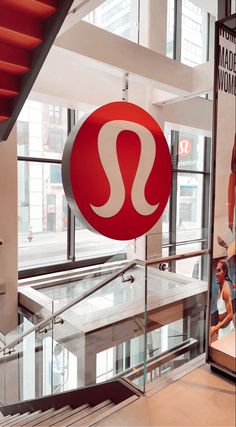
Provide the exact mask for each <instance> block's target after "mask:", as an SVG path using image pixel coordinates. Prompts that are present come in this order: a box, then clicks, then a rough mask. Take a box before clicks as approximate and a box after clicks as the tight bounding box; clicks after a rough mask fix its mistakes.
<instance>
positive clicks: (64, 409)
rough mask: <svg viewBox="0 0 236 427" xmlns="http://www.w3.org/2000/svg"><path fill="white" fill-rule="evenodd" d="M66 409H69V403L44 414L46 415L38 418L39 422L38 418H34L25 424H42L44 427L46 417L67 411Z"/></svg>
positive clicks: (29, 425)
mask: <svg viewBox="0 0 236 427" xmlns="http://www.w3.org/2000/svg"><path fill="white" fill-rule="evenodd" d="M68 409H70V406H69V405H66V406H63V408H60V409H57V410H55V409H54V411H53V412H52V413H48V414H47V415H46V417H42V418H40V423H39V419H37V418H36V419H35V420H34V421H32V423H30V424H26V425H27V427H36V426H39V425H40V424H41V425H42V426H45V427H46V425H47V424H46V422H47V420H48V419H50V418H51V417H52V416H54V415H58V414H60V413H63V412H65V411H67V410H68Z"/></svg>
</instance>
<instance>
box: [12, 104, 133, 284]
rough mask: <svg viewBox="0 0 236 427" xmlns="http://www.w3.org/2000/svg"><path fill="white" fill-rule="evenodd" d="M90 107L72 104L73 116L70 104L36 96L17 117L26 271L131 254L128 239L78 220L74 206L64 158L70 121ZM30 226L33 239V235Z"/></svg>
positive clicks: (21, 266) (21, 238)
mask: <svg viewBox="0 0 236 427" xmlns="http://www.w3.org/2000/svg"><path fill="white" fill-rule="evenodd" d="M93 109H94V106H91V107H89V106H88V107H87V110H86V112H87V111H92V110H93ZM57 113H58V114H59V113H60V117H61V121H60V123H58V124H52V121H51V119H50V114H51V115H57ZM84 113H85V111H84V110H82V109H81V111H77V112H75V111H71V110H69V111H68V118H69V116H71V117H70V119H69V120H68V119H67V110H66V109H65V108H62V107H56V106H55V108H54V107H53V105H47V104H43V103H40V102H35V101H31V100H30V101H29V100H28V101H27V102H26V103H25V106H24V107H23V109H22V111H21V113H20V117H19V120H18V122H17V140H18V141H17V142H18V177H19V179H18V183H19V187H18V222H19V238H18V242H19V251H18V254H19V258H18V263H19V270H20V277H27V275H31V274H32V269H33V270H34V269H35V271H36V269H37V273H38V271H40V270H38V269H40V268H41V267H42V270H43V271H44V272H45V269H46V271H48V272H50V271H54V269H55V268H57V269H60V268H61V269H64V268H65V267H64V264H65V263H74V262H75V263H77V264H76V266H79V263H80V262H81V261H82V262H83V264H84V260H86V263H88V264H94V263H95V262H96V260H97V259H99V260H100V262H102V261H103V260H104V261H106V260H107V259H110V258H111V257H113V256H114V255H116V254H117V253H119V255H118V257H119V259H120V258H125V257H126V252H127V244H126V243H125V242H120V241H118V242H116V241H113V240H111V239H107V238H106V237H104V236H100V235H99V234H97V233H93V232H91V231H90V230H88V229H87V227H86V225H85V224H83V223H82V222H81V221H80V220H79V219H76V222H75V221H74V217H73V215H72V214H71V211H70V209H68V205H67V201H66V198H65V194H64V190H63V186H62V177H61V158H62V152H63V148H64V143H65V141H66V135H67V127H68V123H70V124H71V125H72V126H73V124H74V123H75V121H77V120H79V119H80V118H82V117H83V115H84ZM67 120H68V121H67ZM55 121H56V120H55ZM74 224H75V225H74ZM29 232H30V235H32V239H29V238H28V237H29ZM73 242H74V244H73ZM55 266H57V267H55ZM28 269H30V271H29V272H28V271H27V270H28Z"/></svg>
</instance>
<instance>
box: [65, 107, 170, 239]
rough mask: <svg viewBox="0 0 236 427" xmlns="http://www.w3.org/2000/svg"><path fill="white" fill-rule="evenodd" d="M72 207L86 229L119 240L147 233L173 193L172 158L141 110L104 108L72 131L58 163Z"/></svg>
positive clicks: (82, 121)
mask: <svg viewBox="0 0 236 427" xmlns="http://www.w3.org/2000/svg"><path fill="white" fill-rule="evenodd" d="M62 179H63V185H64V189H65V193H66V196H67V200H68V202H69V205H70V207H71V208H72V210H73V211H74V213H75V214H79V216H80V217H81V216H82V218H83V219H84V220H85V222H86V224H87V225H88V226H89V227H90V228H92V229H94V230H96V231H98V232H99V233H101V234H103V235H105V236H107V237H110V238H112V239H117V240H129V239H133V238H136V237H138V236H141V235H143V234H144V233H146V232H147V231H149V230H150V229H151V228H152V227H153V226H154V225H155V224H156V222H157V221H158V219H159V218H160V216H161V214H162V212H163V210H164V208H165V206H166V203H167V201H168V198H169V194H170V188H171V157H170V153H169V148H168V145H167V142H166V140H165V137H164V134H163V132H162V130H161V129H160V127H159V125H158V124H157V123H156V121H155V120H154V119H153V118H152V116H150V114H149V113H147V112H146V111H145V110H143V109H142V108H140V107H138V106H137V105H134V104H131V103H129V102H113V103H110V104H106V105H104V106H102V107H100V108H98V109H97V110H95V111H94V112H93V113H92V114H90V115H89V116H87V117H86V118H83V119H82V120H81V121H80V122H79V124H78V125H77V126H76V127H75V128H74V129H73V130H72V132H71V134H70V136H69V138H68V141H67V143H66V146H65V150H64V153H63V159H62Z"/></svg>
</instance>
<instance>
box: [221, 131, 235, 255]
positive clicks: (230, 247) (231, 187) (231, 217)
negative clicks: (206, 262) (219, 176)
mask: <svg viewBox="0 0 236 427" xmlns="http://www.w3.org/2000/svg"><path fill="white" fill-rule="evenodd" d="M235 189H236V133H235V135H234V145H233V149H232V156H231V172H230V174H229V180H228V203H227V204H228V228H229V230H230V232H231V233H232V234H231V235H232V236H233V241H231V242H230V244H227V243H226V242H225V240H224V239H222V238H221V237H220V236H217V242H218V244H219V245H220V246H222V247H223V248H225V249H226V250H227V256H228V259H230V258H231V257H232V256H233V255H235V254H236V242H235V223H234V221H235V192H236V191H235Z"/></svg>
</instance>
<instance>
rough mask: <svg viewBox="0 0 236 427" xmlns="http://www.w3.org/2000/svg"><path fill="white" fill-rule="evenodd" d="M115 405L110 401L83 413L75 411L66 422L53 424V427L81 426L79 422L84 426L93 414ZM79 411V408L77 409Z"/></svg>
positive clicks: (87, 409)
mask: <svg viewBox="0 0 236 427" xmlns="http://www.w3.org/2000/svg"><path fill="white" fill-rule="evenodd" d="M110 404H111V405H113V403H112V402H111V401H110V400H106V401H104V402H102V403H100V404H99V405H96V406H94V407H91V406H89V407H88V408H86V409H84V410H82V411H81V412H78V411H77V412H75V411H76V410H75V409H74V410H73V411H72V412H71V414H70V415H69V416H68V417H67V418H66V419H64V420H62V421H60V422H58V423H57V424H51V425H56V426H57V427H59V426H61V427H66V426H70V425H80V424H79V422H80V420H81V422H82V425H83V422H85V419H87V417H88V416H90V415H91V414H93V413H94V412H97V411H99V410H100V409H101V410H102V408H104V407H105V408H106V409H107V407H108V405H110ZM77 409H78V408H77Z"/></svg>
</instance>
